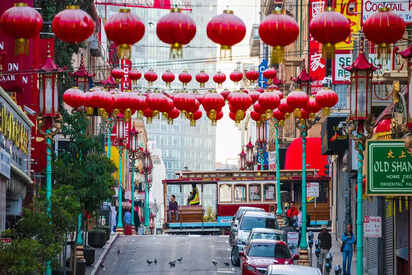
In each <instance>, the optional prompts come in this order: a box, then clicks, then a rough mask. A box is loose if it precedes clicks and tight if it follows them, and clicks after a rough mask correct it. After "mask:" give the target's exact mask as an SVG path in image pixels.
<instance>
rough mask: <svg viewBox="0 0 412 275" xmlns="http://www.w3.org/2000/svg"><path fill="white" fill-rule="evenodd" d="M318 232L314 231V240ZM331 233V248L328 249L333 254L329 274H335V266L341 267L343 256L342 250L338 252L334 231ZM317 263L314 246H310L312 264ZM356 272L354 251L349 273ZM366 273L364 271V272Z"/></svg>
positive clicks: (352, 274) (353, 273)
mask: <svg viewBox="0 0 412 275" xmlns="http://www.w3.org/2000/svg"><path fill="white" fill-rule="evenodd" d="M318 234H319V233H317V232H315V233H314V235H315V240H317V239H318ZM331 235H332V248H331V249H330V252H331V253H332V256H333V262H332V270H331V272H330V274H335V267H336V266H338V265H340V267H341V268H342V262H343V257H342V252H340V244H339V243H338V242H337V241H336V236H335V233H331ZM316 263H317V258H316V255H315V246H313V247H312V266H314V267H315V266H316ZM355 274H356V253H354V254H353V257H352V264H351V275H355ZM364 274H366V273H364Z"/></svg>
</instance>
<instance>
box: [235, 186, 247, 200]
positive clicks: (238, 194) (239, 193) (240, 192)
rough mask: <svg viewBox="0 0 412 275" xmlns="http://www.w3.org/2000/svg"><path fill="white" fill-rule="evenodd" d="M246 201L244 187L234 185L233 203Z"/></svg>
mask: <svg viewBox="0 0 412 275" xmlns="http://www.w3.org/2000/svg"><path fill="white" fill-rule="evenodd" d="M243 201H246V185H235V202H243Z"/></svg>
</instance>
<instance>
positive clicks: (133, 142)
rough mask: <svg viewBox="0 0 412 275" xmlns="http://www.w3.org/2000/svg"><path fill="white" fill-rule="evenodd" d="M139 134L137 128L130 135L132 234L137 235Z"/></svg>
mask: <svg viewBox="0 0 412 275" xmlns="http://www.w3.org/2000/svg"><path fill="white" fill-rule="evenodd" d="M138 134H139V133H138V132H137V131H136V129H135V127H133V128H132V130H131V131H130V133H129V159H130V161H131V167H132V232H133V234H135V233H136V225H135V223H134V215H135V213H134V189H135V184H134V171H135V162H136V159H138V158H139V152H140V151H139V146H138V143H137V141H138Z"/></svg>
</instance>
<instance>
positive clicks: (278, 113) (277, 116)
mask: <svg viewBox="0 0 412 275" xmlns="http://www.w3.org/2000/svg"><path fill="white" fill-rule="evenodd" d="M272 115H273V118H274V119H276V120H277V121H278V122H280V123H283V122H282V121H284V120H285V113H283V112H282V111H280V110H279V109H278V108H276V109H275V110H273V114H272Z"/></svg>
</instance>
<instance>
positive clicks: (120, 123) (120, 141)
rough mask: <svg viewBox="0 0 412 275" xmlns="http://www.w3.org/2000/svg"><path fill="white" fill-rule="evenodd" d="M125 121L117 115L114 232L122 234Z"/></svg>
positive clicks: (125, 141) (125, 142)
mask: <svg viewBox="0 0 412 275" xmlns="http://www.w3.org/2000/svg"><path fill="white" fill-rule="evenodd" d="M125 124H126V123H125V121H124V117H123V116H122V115H119V116H118V117H117V121H116V138H117V146H118V148H119V189H118V202H119V208H118V211H117V215H118V219H117V227H116V232H118V233H119V234H123V219H122V218H123V215H122V211H123V194H122V177H123V176H122V172H123V171H122V169H123V168H122V164H123V148H124V146H125V145H126V144H127V138H126V135H125V131H126V130H125V127H126V125H125Z"/></svg>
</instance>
